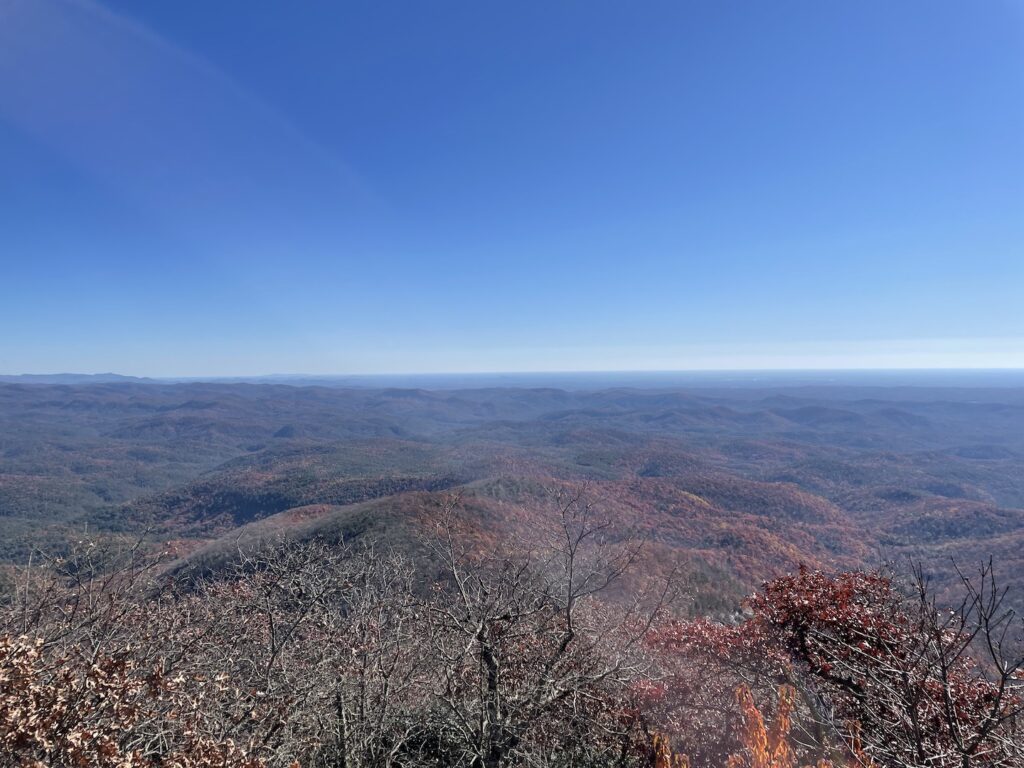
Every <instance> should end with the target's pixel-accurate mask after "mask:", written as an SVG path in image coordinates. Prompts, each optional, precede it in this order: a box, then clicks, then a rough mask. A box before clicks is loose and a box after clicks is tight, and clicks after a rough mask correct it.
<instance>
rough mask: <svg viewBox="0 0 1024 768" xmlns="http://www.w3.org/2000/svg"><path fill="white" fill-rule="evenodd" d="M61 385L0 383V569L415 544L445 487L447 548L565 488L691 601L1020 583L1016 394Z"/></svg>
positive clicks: (1022, 428)
mask: <svg viewBox="0 0 1024 768" xmlns="http://www.w3.org/2000/svg"><path fill="white" fill-rule="evenodd" d="M70 376H71V375H70V374H69V375H66V376H59V377H56V379H55V380H54V381H50V382H43V381H41V377H40V378H33V379H30V380H29V381H31V382H32V386H25V385H24V383H25V382H24V380H19V381H18V382H17V383H14V384H11V383H6V384H5V383H0V564H2V563H3V562H8V563H12V562H18V561H22V560H24V559H25V558H26V557H27V556H28V554H29V553H30V552H31V551H32V549H33V548H43V549H46V550H49V551H61V550H62V549H63V548H65V547H66V546H67V545H68V542H70V541H73V540H77V539H80V538H81V537H82V536H83V535H84V534H88V535H100V536H104V537H107V536H114V537H121V538H124V537H127V538H133V537H136V536H140V535H143V534H146V535H148V536H150V537H151V538H153V539H154V540H155V541H160V542H164V543H166V544H167V545H169V546H173V547H174V548H175V550H176V551H177V552H179V554H180V555H181V557H182V563H181V567H204V568H206V567H214V566H215V564H216V562H217V561H218V559H219V558H220V557H221V556H222V555H223V553H225V552H229V551H235V550H236V548H237V545H238V542H239V541H242V540H244V541H247V542H259V541H263V540H266V539H269V538H274V537H278V536H289V537H298V538H305V537H319V538H328V539H345V540H352V539H358V538H360V537H371V538H374V539H379V540H380V541H382V542H384V543H386V544H388V545H389V546H395V547H399V548H404V549H412V550H415V548H416V547H417V546H418V545H417V543H416V542H420V541H422V539H423V537H424V536H425V535H428V534H429V532H430V531H431V530H433V528H434V526H435V525H436V522H437V519H436V515H437V513H438V511H439V510H440V508H441V506H442V504H443V500H444V499H445V498H446V496H447V495H448V494H450V493H453V492H454V493H458V494H459V495H460V496H461V498H462V499H463V507H462V514H463V515H464V518H465V520H464V522H465V525H466V530H467V531H468V533H467V535H468V536H471V537H473V539H474V541H480V542H486V541H494V540H497V539H503V538H507V537H509V536H514V535H516V534H517V531H518V532H522V531H528V530H530V529H531V528H534V527H536V526H537V524H538V522H539V521H541V520H542V519H543V517H544V516H545V515H548V514H551V512H552V505H553V503H554V500H555V499H556V498H557V497H558V496H559V494H564V493H566V492H569V491H571V489H574V488H578V487H580V486H585V487H586V493H587V497H588V499H589V500H590V501H592V502H593V504H594V505H595V507H596V508H598V509H600V510H602V511H603V512H604V513H605V514H608V515H609V516H611V518H612V519H613V520H615V521H616V526H617V527H616V530H617V531H618V534H617V535H623V536H624V535H627V534H628V533H633V534H637V533H638V534H639V535H641V536H642V538H644V539H645V540H646V541H647V542H648V549H647V552H648V553H649V557H650V558H651V560H650V563H649V569H648V570H654V569H657V568H660V567H669V566H670V565H671V564H674V563H682V564H683V566H684V568H685V569H686V571H687V572H688V573H689V574H690V575H691V577H692V578H693V579H695V580H696V581H695V583H696V582H700V583H701V584H703V586H702V587H701V589H700V590H699V593H700V595H701V596H702V600H703V601H704V603H703V605H704V606H705V607H706V608H708V609H709V610H711V609H712V608H713V607H714V606H716V605H717V606H719V607H721V606H725V605H734V604H735V600H737V599H738V597H739V596H740V595H741V594H742V593H743V592H744V591H745V590H747V589H749V588H750V587H752V586H754V585H755V584H756V582H757V581H758V580H760V579H763V578H766V577H769V576H771V575H773V574H776V573H780V572H785V571H788V570H792V569H794V568H796V567H797V566H798V565H799V564H800V563H807V564H810V565H816V566H820V567H823V568H839V567H842V568H849V567H856V566H860V565H870V564H876V563H878V562H880V561H881V560H886V559H894V560H896V561H897V562H899V563H903V564H905V563H906V560H907V558H911V557H913V558H919V559H922V560H923V561H925V562H926V563H927V564H929V566H930V567H931V568H933V569H934V572H935V573H936V575H937V578H939V580H940V583H946V582H949V583H952V582H951V581H950V579H952V578H954V576H953V571H952V568H951V563H952V562H953V561H956V562H958V563H960V564H961V565H963V566H965V567H970V566H971V565H973V564H975V563H977V562H979V561H980V560H983V559H985V558H987V557H988V556H990V555H992V556H995V557H996V561H997V564H998V565H999V566H1000V567H1001V568H1002V570H1003V571H1004V573H1005V574H1006V575H1007V580H1008V581H1009V583H1010V584H1011V585H1012V586H1013V587H1014V589H1015V590H1016V593H1017V594H1018V595H1020V594H1021V590H1024V387H1019V388H1014V387H1009V386H1005V387H1001V388H1000V387H986V388H969V387H950V386H945V387H938V386H935V387H900V386H895V385H892V386H888V387H880V386H874V387H855V386H850V385H844V386H838V385H833V386H826V385H815V386H809V385H805V386H799V387H788V388H787V387H784V386H778V385H775V386H768V387H762V388H754V387H750V386H746V387H741V388H734V387H724V388H720V389H714V388H711V387H708V386H701V387H698V388H690V389H683V388H675V389H672V388H665V387H660V388H647V389H641V388H629V387H615V388H607V389H597V390H569V389H560V388H555V387H534V388H524V387H510V386H505V387H492V388H487V387H478V388H472V389H458V390H453V389H427V388H401V387H377V388H370V387H368V386H364V387H360V388H352V387H348V388H346V387H340V386H330V387H329V386H298V385H292V386H283V385H281V384H279V383H278V384H269V383H252V382H250V383H241V384H239V383H235V384H229V383H208V382H194V383H167V382H161V381H154V380H143V379H133V378H131V377H120V376H116V375H114V374H109V375H106V376H100V377H82V378H83V381H80V382H75V381H72V380H71V379H70V378H69V377H70ZM944 580H945V581H944ZM716 601H717V602H716ZM1020 604H1024V600H1019V602H1018V605H1020Z"/></svg>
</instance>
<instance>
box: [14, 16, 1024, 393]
mask: <svg viewBox="0 0 1024 768" xmlns="http://www.w3.org/2000/svg"><path fill="white" fill-rule="evenodd" d="M0 265H2V272H0V324H2V325H0V327H2V328H3V329H4V332H3V336H2V338H0V373H20V372H28V371H32V372H55V371H64V370H74V371H85V372H93V371H106V370H114V371H119V372H123V373H132V374H144V375H220V374H260V373H269V372H304V373H373V372H438V371H543V370H574V369H580V370H649V369H662V370H663V369H694V368H697V369H700V368H843V367H959V366H964V367H1024V308H1022V295H1024V6H1022V5H1021V4H1020V3H1019V2H1011V1H1010V0H1004V1H999V0H992V1H991V2H989V1H986V2H978V3H968V2H962V1H959V2H944V1H943V0H927V1H926V2H925V1H921V2H913V1H911V0H905V1H902V2H898V3H895V2H891V0H877V1H876V0H857V2H843V3H824V2H820V0H806V2H787V1H786V0H770V1H769V0H764V1H763V2H759V1H757V0H744V1H743V2H729V1H728V0H707V1H706V2H690V1H686V0H673V2H643V3H625V2H600V1H599V0H586V1H583V0H581V1H580V2H518V3H492V2H485V3H480V2H458V3H456V2H445V1H443V0H439V1H438V2H429V3H423V2H405V3H391V2H387V1H386V0H373V1H372V2H371V1H367V2H358V3H355V2H336V1H335V0H331V1H330V2H303V3H288V2H283V1H281V2H261V1H257V0H218V2H216V3H171V2H162V1H161V2H142V1H141V0H118V2H114V0H104V2H92V1H91V0H67V1H58V0H0Z"/></svg>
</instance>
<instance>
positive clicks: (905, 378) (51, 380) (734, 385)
mask: <svg viewBox="0 0 1024 768" xmlns="http://www.w3.org/2000/svg"><path fill="white" fill-rule="evenodd" d="M0 382H6V383H15V384H66V385H67V384H102V383H111V382H126V383H127V382H135V383H145V382H148V383H164V384H168V383H204V382H205V383H220V384H288V385H291V386H300V387H311V386H321V387H349V388H361V389H377V388H384V387H394V388H412V389H430V390H438V389H444V390H457V389H481V388H495V387H531V388H540V387H553V388H558V389H567V390H598V389H610V388H614V387H632V388H637V389H680V388H685V389H688V390H702V391H704V392H706V393H708V394H716V393H718V392H719V391H721V390H734V389H737V390H743V389H753V390H766V389H775V388H781V389H790V388H793V387H825V388H828V389H830V390H833V391H834V390H837V389H838V388H848V387H853V388H857V390H858V391H857V392H856V395H857V396H860V395H863V391H861V390H860V388H863V387H878V388H886V389H890V390H891V389H893V388H905V387H915V388H916V387H929V388H934V387H946V388H952V389H957V390H962V389H964V388H973V389H977V388H1004V387H1024V369H991V370H983V369H960V370H939V369H935V370H924V369H922V370H912V369H910V370H818V371H813V370H812V371H799V370H763V371H604V372H602V371H593V372H571V371H569V372H561V373H529V372H523V373H516V372H509V373H424V374H338V375H327V374H291V373H280V374H267V375H263V376H177V377H175V376H167V377H139V376H126V375H121V374H117V373H98V374H81V373H58V374H18V375H0ZM889 394H891V393H887V394H885V395H883V396H888V395H889Z"/></svg>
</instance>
